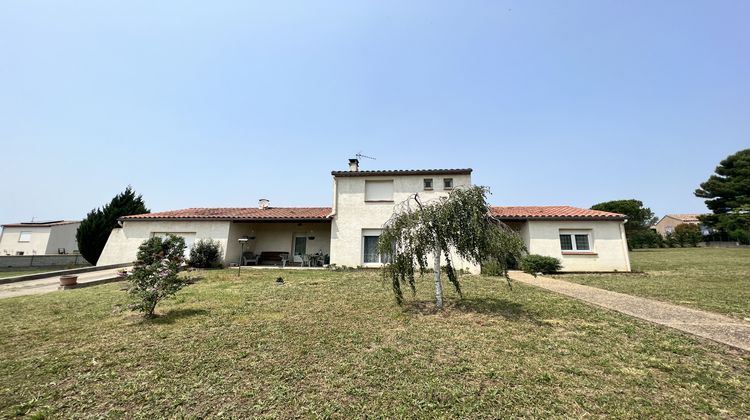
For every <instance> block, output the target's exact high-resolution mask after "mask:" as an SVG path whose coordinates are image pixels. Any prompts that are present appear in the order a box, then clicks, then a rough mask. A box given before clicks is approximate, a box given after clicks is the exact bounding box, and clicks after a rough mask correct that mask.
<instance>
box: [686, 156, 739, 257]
mask: <svg viewBox="0 0 750 420" xmlns="http://www.w3.org/2000/svg"><path fill="white" fill-rule="evenodd" d="M695 196H696V197H700V198H705V199H706V200H705V203H706V206H707V207H708V208H709V209H710V210H711V211H712V212H713V214H710V215H705V216H701V217H700V219H701V221H702V222H703V223H705V224H706V225H708V226H710V227H712V228H714V229H716V230H718V231H720V232H725V233H727V234H728V235H729V237H730V238H731V239H734V240H737V241H740V242H742V243H746V244H750V149H745V150H740V151H739V152H737V153H735V154H733V155H730V156H728V157H727V158H726V159H724V160H722V161H721V162H720V163H719V166H717V167H716V173H715V174H713V175H711V176H710V177H709V178H708V180H707V181H706V182H704V183H702V184H701V185H700V188H698V189H696V190H695Z"/></svg>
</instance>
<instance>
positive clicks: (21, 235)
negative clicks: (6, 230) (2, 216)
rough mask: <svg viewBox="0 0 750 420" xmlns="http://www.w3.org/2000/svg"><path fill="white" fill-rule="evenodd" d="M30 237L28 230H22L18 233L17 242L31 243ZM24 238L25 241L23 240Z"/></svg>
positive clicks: (30, 233)
mask: <svg viewBox="0 0 750 420" xmlns="http://www.w3.org/2000/svg"><path fill="white" fill-rule="evenodd" d="M31 235H32V232H31V231H30V230H22V231H20V232H18V242H23V243H28V242H31ZM24 236H26V239H24Z"/></svg>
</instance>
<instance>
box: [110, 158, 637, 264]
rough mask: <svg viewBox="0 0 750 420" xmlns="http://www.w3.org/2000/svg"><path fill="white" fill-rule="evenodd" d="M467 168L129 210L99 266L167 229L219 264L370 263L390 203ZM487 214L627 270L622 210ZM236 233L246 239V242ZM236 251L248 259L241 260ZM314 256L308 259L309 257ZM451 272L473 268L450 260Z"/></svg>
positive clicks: (572, 255)
mask: <svg viewBox="0 0 750 420" xmlns="http://www.w3.org/2000/svg"><path fill="white" fill-rule="evenodd" d="M471 173H472V170H471V169H429V170H395V171H360V170H359V162H358V161H357V160H356V159H352V160H350V167H349V170H348V171H334V172H332V173H331V174H332V175H333V203H332V207H295V208H291V207H271V206H270V205H269V203H268V201H267V200H260V203H259V206H258V207H257V208H191V209H184V210H176V211H167V212H160V213H150V214H142V215H136V216H127V217H123V218H122V219H120V223H121V225H122V227H120V228H116V229H114V230H113V231H112V233H111V235H110V237H109V240H108V242H107V245H106V246H105V248H104V251H103V252H102V255H101V257H100V258H99V262H98V264H99V265H106V264H116V263H123V262H129V261H133V260H134V259H135V255H136V252H137V249H138V246H139V245H140V244H141V243H142V242H143V241H144V240H146V239H148V238H150V237H152V236H155V235H164V234H166V233H173V234H176V235H180V236H182V237H184V238H185V241H186V243H187V244H188V246H190V245H192V244H193V243H194V242H195V241H196V240H198V239H213V240H216V241H218V242H219V243H221V245H222V247H223V253H224V260H225V262H227V263H239V262H240V261H242V262H246V261H247V260H248V259H249V260H250V261H252V262H255V258H259V261H258V263H260V264H280V263H281V260H285V261H286V260H288V261H289V264H297V265H301V264H312V263H315V262H317V263H320V264H322V263H331V264H336V265H339V266H344V265H346V266H349V267H378V266H380V265H381V261H380V257H379V255H378V253H377V239H378V235H379V234H380V230H381V228H382V226H383V224H384V223H385V222H386V221H387V220H388V219H389V218H390V217H391V216H392V215H393V211H394V206H396V205H398V204H399V203H401V202H403V201H405V200H406V199H408V198H409V196H411V195H414V194H419V197H420V199H421V200H422V201H429V200H431V199H435V198H437V197H440V196H445V195H448V194H449V193H450V191H451V190H452V189H454V188H459V187H465V186H470V185H471ZM492 213H493V215H494V216H495V217H497V218H499V219H500V220H503V221H504V222H506V223H508V224H509V225H510V226H511V227H512V228H514V229H515V230H517V231H518V232H519V233H520V234H521V236H522V237H523V239H524V241H525V243H526V246H527V248H528V250H529V252H530V253H532V254H542V255H550V256H554V257H557V258H559V259H560V260H561V261H562V263H563V269H564V270H566V271H630V261H629V257H628V250H627V244H626V241H625V230H624V227H623V225H624V223H625V216H623V215H620V214H615V213H608V212H602V211H596V210H587V209H578V208H574V207H567V206H549V207H493V208H492ZM240 238H247V239H248V241H247V242H246V243H245V245H241V244H240V243H239V241H238V240H239V239H240ZM242 250H244V251H245V256H246V257H249V258H248V259H245V260H243V259H241V257H242V255H241V254H242ZM310 261H312V262H310ZM454 262H455V265H456V268H464V269H467V270H470V271H472V272H478V271H479V267H477V266H475V265H472V264H468V263H467V262H465V261H462V260H460V259H458V258H454Z"/></svg>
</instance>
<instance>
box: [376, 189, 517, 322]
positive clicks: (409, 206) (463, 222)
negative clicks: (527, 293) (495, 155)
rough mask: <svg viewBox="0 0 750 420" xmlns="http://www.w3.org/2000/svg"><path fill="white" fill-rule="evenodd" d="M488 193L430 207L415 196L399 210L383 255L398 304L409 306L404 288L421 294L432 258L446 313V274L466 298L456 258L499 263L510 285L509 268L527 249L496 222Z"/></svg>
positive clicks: (459, 192) (385, 236) (462, 192)
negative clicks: (419, 279) (443, 277)
mask: <svg viewBox="0 0 750 420" xmlns="http://www.w3.org/2000/svg"><path fill="white" fill-rule="evenodd" d="M488 193H489V189H488V188H486V187H481V186H473V187H469V188H460V189H455V190H453V191H451V193H450V195H449V196H448V197H441V198H439V199H436V200H431V201H427V202H423V201H422V200H421V198H420V196H419V194H414V195H413V196H411V197H409V199H408V200H406V201H404V202H403V203H401V204H400V205H399V206H398V207H397V208H396V211H395V212H394V214H393V216H392V217H391V218H390V219H389V220H388V222H386V224H385V225H384V226H383V232H382V233H381V235H380V240H379V242H378V250H379V252H380V254H381V256H383V258H384V261H387V263H386V264H385V265H384V266H383V275H384V277H385V278H386V280H390V281H391V284H392V286H393V293H394V294H395V297H396V302H398V304H402V303H403V300H404V298H403V292H402V290H401V286H402V285H408V286H409V288H410V289H411V292H412V295H414V294H415V293H416V283H415V276H416V274H417V273H419V275H420V276H422V275H423V274H424V273H425V271H426V270H427V268H428V258H432V259H433V268H434V274H435V303H436V305H437V307H438V308H442V307H443V286H442V280H441V271H445V273H446V274H447V276H448V280H449V281H450V283H451V285H453V288H454V289H455V290H456V292H457V293H458V295H459V296H463V294H462V291H461V284H460V283H459V278H458V272H457V271H456V268H455V267H454V261H453V257H452V255H456V256H458V257H460V258H462V259H464V260H465V261H468V262H470V263H474V264H482V263H484V262H487V261H494V262H496V263H497V264H498V266H499V267H500V269H501V271H502V273H503V275H504V276H505V278H506V279H507V280H508V284H509V285H510V279H509V278H508V273H507V271H508V264H509V262H510V261H513V260H518V259H520V258H521V257H522V256H523V253H524V252H525V251H526V247H525V246H524V243H523V240H522V239H521V237H520V236H519V235H518V234H517V233H516V232H514V231H513V230H512V229H510V228H509V227H508V226H507V225H506V224H504V223H503V222H501V221H500V220H497V219H495V218H494V217H492V215H491V213H490V207H489V205H488V204H487V199H486V196H487V194H488ZM443 258H444V259H445V265H444V266H443V264H442V263H441V260H442V259H443ZM441 267H442V270H441Z"/></svg>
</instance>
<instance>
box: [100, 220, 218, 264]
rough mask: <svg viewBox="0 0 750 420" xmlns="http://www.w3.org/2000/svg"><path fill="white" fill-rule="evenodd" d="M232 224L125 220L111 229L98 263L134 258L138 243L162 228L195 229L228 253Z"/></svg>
mask: <svg viewBox="0 0 750 420" xmlns="http://www.w3.org/2000/svg"><path fill="white" fill-rule="evenodd" d="M230 224H231V222H228V221H193V222H191V221H163V220H148V221H140V220H132V221H125V222H123V227H122V228H115V229H112V232H111V233H110V235H109V239H108V240H107V244H106V245H105V246H104V250H103V251H102V255H101V256H100V257H99V261H98V262H97V264H96V265H109V264H121V263H127V262H133V261H135V257H136V254H137V253H138V246H140V245H141V243H143V241H145V240H146V239H149V238H150V237H151V236H152V234H153V233H162V232H166V233H195V240H196V241H198V240H199V239H213V240H215V241H218V242H219V243H220V244H221V246H222V249H223V250H224V257H226V250H227V238H229V227H230Z"/></svg>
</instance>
